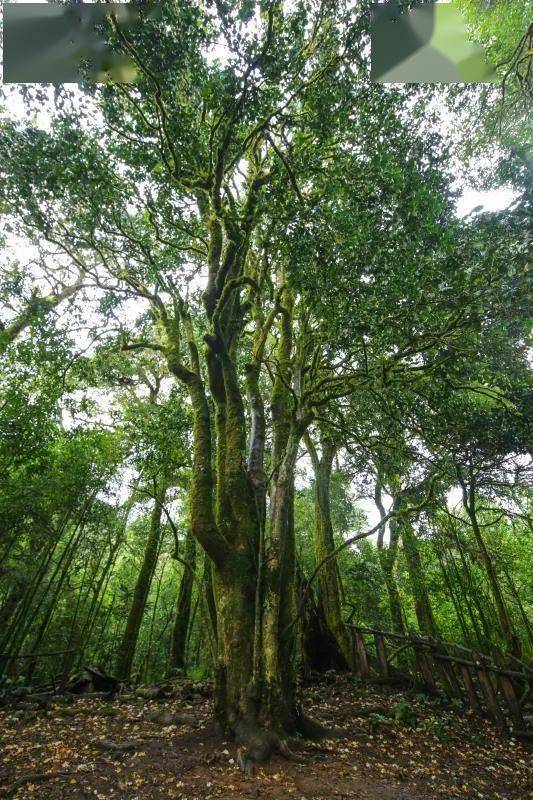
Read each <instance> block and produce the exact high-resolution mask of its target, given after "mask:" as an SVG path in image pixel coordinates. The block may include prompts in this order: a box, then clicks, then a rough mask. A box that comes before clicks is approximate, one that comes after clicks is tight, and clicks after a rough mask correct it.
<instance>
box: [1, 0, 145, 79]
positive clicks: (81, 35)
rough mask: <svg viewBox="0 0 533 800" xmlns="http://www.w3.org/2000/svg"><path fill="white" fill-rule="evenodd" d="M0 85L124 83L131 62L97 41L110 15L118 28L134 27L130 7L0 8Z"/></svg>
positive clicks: (135, 16)
mask: <svg viewBox="0 0 533 800" xmlns="http://www.w3.org/2000/svg"><path fill="white" fill-rule="evenodd" d="M3 11H4V64H3V70H4V83H79V82H81V81H82V80H89V81H93V82H104V81H108V80H113V81H117V82H122V83H129V82H132V81H134V80H135V77H136V70H135V65H134V63H133V61H132V60H131V59H130V58H129V57H126V56H122V55H120V54H118V53H114V52H113V51H112V50H111V49H110V48H109V47H108V45H107V43H106V41H105V38H104V35H103V30H104V29H103V24H104V23H105V20H106V16H107V15H109V14H110V12H113V14H114V15H115V17H116V20H117V24H119V25H120V26H121V27H128V26H130V25H135V24H136V23H137V21H138V20H139V6H138V5H134V4H133V3H75V4H73V3H69V4H68V5H63V4H59V3H4V4H3Z"/></svg>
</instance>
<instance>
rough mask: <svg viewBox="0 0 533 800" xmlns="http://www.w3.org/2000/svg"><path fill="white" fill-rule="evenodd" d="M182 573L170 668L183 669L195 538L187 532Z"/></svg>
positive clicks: (194, 555)
mask: <svg viewBox="0 0 533 800" xmlns="http://www.w3.org/2000/svg"><path fill="white" fill-rule="evenodd" d="M184 560H185V562H186V566H184V567H183V575H182V577H181V581H180V588H179V592H178V599H177V603H176V613H175V618H174V627H173V630H172V640H171V644H170V669H171V670H183V669H185V666H186V661H185V649H186V644H187V633H188V630H189V623H190V618H191V600H192V589H193V584H194V570H195V568H196V540H195V538H194V537H193V535H192V534H191V533H190V532H188V533H187V539H186V542H185V554H184Z"/></svg>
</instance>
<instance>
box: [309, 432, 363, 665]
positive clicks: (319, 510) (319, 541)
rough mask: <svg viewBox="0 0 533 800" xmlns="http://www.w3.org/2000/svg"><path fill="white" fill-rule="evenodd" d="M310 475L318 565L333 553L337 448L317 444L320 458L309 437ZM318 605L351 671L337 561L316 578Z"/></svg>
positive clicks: (329, 443) (326, 441) (332, 444)
mask: <svg viewBox="0 0 533 800" xmlns="http://www.w3.org/2000/svg"><path fill="white" fill-rule="evenodd" d="M305 444H306V446H307V449H308V452H309V455H310V457H311V461H312V464H313V471H314V475H315V486H314V488H315V530H314V545H315V561H316V563H317V564H319V563H321V562H322V561H323V560H324V559H325V558H326V557H327V556H328V555H329V554H330V553H332V552H333V550H334V549H335V544H334V541H333V524H332V521H331V503H330V484H331V473H332V469H333V459H334V457H335V453H336V451H337V445H336V444H335V442H333V441H331V440H330V439H328V438H326V437H322V438H321V440H320V446H321V455H320V456H319V455H318V452H317V450H316V447H315V446H314V444H313V442H312V440H311V437H310V436H309V435H306V436H305ZM317 603H318V609H319V614H320V615H321V617H322V618H323V620H324V621H325V624H326V626H327V628H328V630H329V631H330V633H331V635H332V638H333V641H334V642H335V644H336V647H337V649H338V651H339V656H340V658H337V659H336V660H338V661H341V663H342V662H344V667H345V668H346V667H350V668H353V667H354V666H355V665H354V664H353V657H352V647H351V642H350V636H349V634H348V631H347V629H346V626H345V625H344V623H343V621H342V615H341V586H340V575H339V568H338V565H337V561H336V559H331V560H330V561H327V562H326V563H325V565H324V567H323V568H322V570H321V571H320V572H319V573H318V576H317Z"/></svg>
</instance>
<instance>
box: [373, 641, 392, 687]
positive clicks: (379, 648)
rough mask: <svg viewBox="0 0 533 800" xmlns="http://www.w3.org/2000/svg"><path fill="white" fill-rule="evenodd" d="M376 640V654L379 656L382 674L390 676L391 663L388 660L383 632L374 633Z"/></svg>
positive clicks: (386, 676)
mask: <svg viewBox="0 0 533 800" xmlns="http://www.w3.org/2000/svg"><path fill="white" fill-rule="evenodd" d="M374 642H375V645H376V655H377V657H378V666H379V671H380V673H381V675H382V676H383V677H384V678H388V677H389V663H388V661H387V648H386V646H385V639H384V638H383V636H382V634H381V633H375V634H374Z"/></svg>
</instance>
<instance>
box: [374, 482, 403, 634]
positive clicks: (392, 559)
mask: <svg viewBox="0 0 533 800" xmlns="http://www.w3.org/2000/svg"><path fill="white" fill-rule="evenodd" d="M374 500H375V503H376V506H377V508H378V510H379V514H380V517H381V519H384V518H385V516H386V514H385V507H384V505H383V501H382V495H381V476H380V474H379V471H378V476H377V480H376V486H375V492H374ZM384 536H385V531H384V529H383V527H382V528H380V530H379V533H378V541H377V545H378V558H379V564H380V567H381V571H382V573H383V580H384V581H385V588H386V590H387V596H388V599H389V609H390V615H391V622H392V629H393V631H394V632H395V633H397V634H399V635H400V636H404V635H405V625H404V622H403V608H402V600H401V597H400V592H399V590H398V584H397V583H396V578H395V575H394V570H395V568H396V561H397V559H398V543H399V537H400V531H399V527H398V523H397V521H396V520H391V522H390V523H389V546H388V547H387V548H385V544H384Z"/></svg>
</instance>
